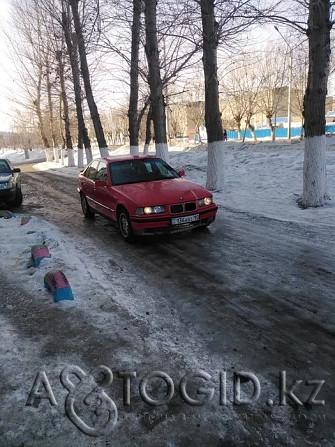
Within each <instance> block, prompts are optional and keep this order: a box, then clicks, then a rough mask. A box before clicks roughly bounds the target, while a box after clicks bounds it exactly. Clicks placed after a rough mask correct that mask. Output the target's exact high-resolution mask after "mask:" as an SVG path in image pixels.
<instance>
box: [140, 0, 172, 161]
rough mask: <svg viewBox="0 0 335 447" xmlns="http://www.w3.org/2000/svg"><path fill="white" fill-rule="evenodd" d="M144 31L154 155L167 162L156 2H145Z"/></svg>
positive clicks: (152, 0) (154, 0)
mask: <svg viewBox="0 0 335 447" xmlns="http://www.w3.org/2000/svg"><path fill="white" fill-rule="evenodd" d="M145 31H146V44H145V51H146V55H147V59H148V65H149V85H150V104H151V107H152V119H153V123H154V129H155V145H156V154H157V156H159V157H160V158H162V159H164V160H166V161H168V156H169V154H168V145H167V139H166V115H165V106H164V98H163V84H162V79H161V73H160V64H159V53H158V40H157V2H156V0H145Z"/></svg>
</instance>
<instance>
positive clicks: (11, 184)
mask: <svg viewBox="0 0 335 447" xmlns="http://www.w3.org/2000/svg"><path fill="white" fill-rule="evenodd" d="M14 187H15V183H14V182H13V181H12V180H10V181H9V182H6V183H0V189H11V188H14Z"/></svg>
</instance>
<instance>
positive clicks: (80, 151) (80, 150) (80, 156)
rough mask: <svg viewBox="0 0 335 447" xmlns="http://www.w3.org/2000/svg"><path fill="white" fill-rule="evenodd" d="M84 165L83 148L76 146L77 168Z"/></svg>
mask: <svg viewBox="0 0 335 447" xmlns="http://www.w3.org/2000/svg"><path fill="white" fill-rule="evenodd" d="M83 167H84V149H83V148H82V147H80V148H78V168H83Z"/></svg>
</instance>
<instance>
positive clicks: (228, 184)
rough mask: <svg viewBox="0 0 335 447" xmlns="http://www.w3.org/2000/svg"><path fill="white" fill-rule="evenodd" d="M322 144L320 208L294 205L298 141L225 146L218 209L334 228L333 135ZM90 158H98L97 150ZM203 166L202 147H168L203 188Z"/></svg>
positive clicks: (43, 166)
mask: <svg viewBox="0 0 335 447" xmlns="http://www.w3.org/2000/svg"><path fill="white" fill-rule="evenodd" d="M327 142H328V149H329V150H328V152H327V174H328V194H329V196H330V197H331V199H332V200H330V201H328V202H327V204H326V205H325V206H324V207H323V208H318V209H307V210H302V209H300V208H299V207H298V206H297V200H298V199H299V197H300V196H301V194H302V168H303V156H304V143H303V142H300V141H299V140H297V141H294V142H293V143H288V142H276V143H272V142H270V143H269V142H262V143H257V144H253V143H239V142H227V144H226V149H225V154H224V159H225V167H226V168H225V186H224V188H223V190H222V191H221V192H216V193H215V194H214V198H215V201H216V202H217V203H218V204H219V205H220V206H222V207H227V208H229V209H234V210H238V211H241V212H248V213H252V214H257V215H261V216H266V217H270V218H273V219H279V220H287V221H294V222H303V223H309V224H313V225H327V226H334V225H335V202H334V200H335V136H332V137H328V138H327ZM128 153H129V148H128V147H127V146H122V147H120V148H118V149H114V150H111V151H110V154H111V155H122V154H128ZM94 156H95V157H99V153H98V151H97V150H96V151H95V153H94ZM9 158H11V154H10V155H9ZM206 163H207V152H206V146H190V145H185V144H184V145H180V146H172V147H171V148H170V164H171V165H172V166H173V167H174V168H176V169H185V171H186V178H187V179H189V180H192V181H195V182H198V183H200V184H201V185H203V186H205V185H206ZM35 168H36V169H39V170H51V171H53V172H54V173H57V174H59V175H65V176H73V177H77V176H78V172H79V170H80V169H78V168H68V167H64V166H61V164H60V163H46V162H45V163H38V164H36V165H35Z"/></svg>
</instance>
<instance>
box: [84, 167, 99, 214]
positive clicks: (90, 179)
mask: <svg viewBox="0 0 335 447" xmlns="http://www.w3.org/2000/svg"><path fill="white" fill-rule="evenodd" d="M98 166H99V160H93V161H92V163H91V164H90V165H88V166H87V168H86V169H85V172H84V177H83V181H82V183H81V190H82V192H83V193H84V195H85V197H86V199H87V202H88V204H89V206H90V207H91V208H93V209H97V205H96V197H95V193H96V189H95V178H96V176H97V172H98Z"/></svg>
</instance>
